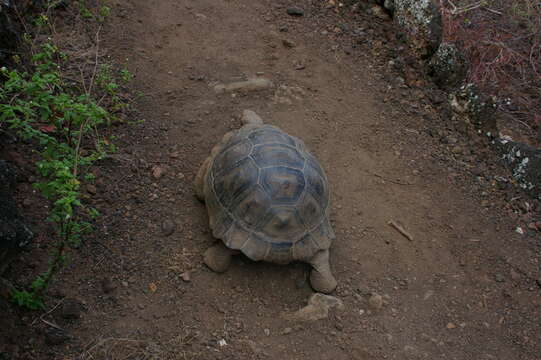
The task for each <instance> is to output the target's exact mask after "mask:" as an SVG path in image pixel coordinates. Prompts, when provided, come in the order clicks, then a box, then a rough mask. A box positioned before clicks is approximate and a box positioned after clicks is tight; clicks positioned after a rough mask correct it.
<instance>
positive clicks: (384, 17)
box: [370, 4, 391, 20]
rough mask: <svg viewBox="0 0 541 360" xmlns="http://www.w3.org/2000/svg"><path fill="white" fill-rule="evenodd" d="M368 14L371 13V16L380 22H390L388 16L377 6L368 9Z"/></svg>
mask: <svg viewBox="0 0 541 360" xmlns="http://www.w3.org/2000/svg"><path fill="white" fill-rule="evenodd" d="M370 12H371V13H372V15H374V16H375V17H377V18H379V19H381V20H391V17H390V16H389V14H387V13H386V12H385V10H384V9H383V8H382V7H381V6H379V5H375V4H374V5H372V7H371V8H370Z"/></svg>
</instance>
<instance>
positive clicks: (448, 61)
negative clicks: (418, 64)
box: [428, 42, 468, 89]
mask: <svg viewBox="0 0 541 360" xmlns="http://www.w3.org/2000/svg"><path fill="white" fill-rule="evenodd" d="M467 71H468V68H467V66H466V59H465V58H464V56H463V55H462V53H461V52H460V51H459V50H458V49H457V48H456V46H455V45H453V44H451V43H446V42H444V43H441V44H440V46H439V47H438V50H437V51H436V53H435V54H434V56H432V58H431V59H430V62H429V63H428V74H429V75H430V76H432V78H433V79H434V82H435V83H436V84H437V85H438V86H439V87H441V88H443V89H451V88H454V87H456V86H458V85H460V83H461V82H462V81H463V80H464V79H465V78H466V72H467Z"/></svg>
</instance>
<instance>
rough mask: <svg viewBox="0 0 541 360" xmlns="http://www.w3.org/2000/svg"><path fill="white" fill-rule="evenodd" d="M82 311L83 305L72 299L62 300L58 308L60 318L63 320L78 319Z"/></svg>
mask: <svg viewBox="0 0 541 360" xmlns="http://www.w3.org/2000/svg"><path fill="white" fill-rule="evenodd" d="M82 311H83V304H82V303H81V302H80V301H79V300H77V299H73V298H67V299H64V301H63V302H62V307H61V308H60V316H62V317H63V318H64V319H68V320H73V319H79V318H80V317H81V313H82Z"/></svg>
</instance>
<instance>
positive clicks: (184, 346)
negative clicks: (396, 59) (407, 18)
mask: <svg viewBox="0 0 541 360" xmlns="http://www.w3.org/2000/svg"><path fill="white" fill-rule="evenodd" d="M301 3H302V5H303V6H304V9H305V11H306V13H305V15H304V16H303V17H291V16H289V15H287V14H286V8H287V6H288V5H291V4H290V3H289V2H286V1H264V0H253V1H246V0H222V1H215V0H200V1H197V2H195V1H173V0H159V1H158V0H153V1H143V0H129V1H120V0H117V1H115V2H114V3H113V5H114V6H113V9H114V11H113V14H115V16H113V19H112V20H111V21H110V23H109V25H108V28H107V29H104V30H103V31H102V38H103V39H102V41H103V43H105V44H106V46H107V47H108V49H109V52H110V53H111V54H112V55H113V57H114V58H115V59H117V61H119V62H123V61H125V59H127V63H128V66H129V68H130V70H131V71H132V72H133V73H134V74H135V75H136V78H135V81H134V83H135V87H136V90H138V91H142V92H143V93H144V94H145V97H144V98H143V99H142V100H141V101H139V103H138V104H137V108H138V110H139V111H140V114H139V116H138V118H134V119H133V120H144V122H142V123H138V124H134V125H131V126H129V127H128V126H127V127H122V128H119V129H117V133H118V134H117V137H118V141H117V144H118V146H119V149H120V151H119V153H117V154H115V155H114V156H113V157H112V158H111V159H109V160H106V161H104V162H103V164H101V166H100V168H99V169H96V172H97V175H98V180H97V195H95V196H93V197H92V199H91V200H90V201H91V202H92V203H93V205H94V206H96V207H97V208H98V210H99V211H100V212H101V213H102V214H103V216H102V217H101V220H100V223H99V224H98V228H97V231H96V232H95V234H94V235H93V236H92V238H90V239H88V240H87V242H86V243H85V245H84V246H83V247H82V248H81V249H80V250H79V252H78V254H77V256H76V257H75V258H74V259H73V260H72V262H71V264H70V265H69V266H68V267H67V268H66V270H65V271H64V272H63V273H62V274H61V275H60V277H59V279H58V281H57V282H56V283H55V284H54V286H53V289H52V293H53V294H54V295H56V298H53V299H50V304H49V305H50V306H49V309H53V307H54V306H55V305H56V304H59V305H58V307H56V308H54V309H53V310H52V311H50V312H49V313H48V314H46V315H45V316H42V317H41V320H40V317H39V316H38V317H37V319H36V320H35V321H33V320H34V317H36V315H35V314H31V313H21V314H19V315H18V316H20V318H19V320H21V323H22V324H23V325H17V327H16V328H17V331H15V332H13V333H11V334H5V332H4V334H5V335H6V339H7V341H6V343H7V344H11V345H7V346H9V347H8V351H10V352H11V353H12V354H14V356H16V354H19V356H20V357H21V358H29V359H72V358H73V359H75V358H77V359H257V358H269V359H279V358H282V359H331V358H332V359H363V360H364V359H366V360H368V359H424V358H427V359H509V360H511V359H540V355H539V354H541V342H540V341H539V339H540V338H541V288H540V285H541V268H540V266H541V252H540V250H541V248H540V245H541V242H540V241H539V232H535V231H534V230H528V229H525V232H526V234H525V235H519V234H518V233H517V232H515V231H514V230H515V227H516V226H517V224H520V221H522V220H521V219H524V218H525V217H528V216H533V215H531V214H530V212H529V208H526V209H524V206H522V207H520V206H519V205H520V204H522V205H523V204H524V201H525V200H524V198H520V195H519V197H518V198H517V197H515V196H514V195H513V194H512V192H513V190H509V189H507V192H504V191H503V190H506V189H503V188H504V187H505V186H498V183H497V182H496V181H494V177H492V175H489V171H488V170H491V172H490V173H492V174H493V173H494V172H496V173H497V172H502V174H505V173H504V172H503V170H501V169H500V168H499V167H497V166H495V165H494V164H492V163H491V160H490V159H489V158H488V157H487V155H486V150H484V148H481V147H479V148H475V151H474V150H469V149H470V147H469V146H464V145H463V143H465V142H466V141H469V140H467V138H464V139H462V138H460V137H459V139H452V140H449V137H450V136H451V135H452V134H453V133H452V132H451V130H452V129H453V127H454V125H452V124H445V122H444V121H443V120H442V118H441V117H440V115H439V112H438V111H439V110H438V109H437V108H436V107H434V106H433V103H432V102H431V101H430V100H431V99H434V98H436V103H438V102H441V100H439V101H438V99H437V97H438V96H437V94H435V93H434V92H433V91H431V90H426V91H425V90H423V89H424V88H426V87H423V88H415V87H414V86H411V87H408V86H404V85H400V84H399V82H397V81H396V78H397V77H398V74H395V73H392V72H391V70H390V69H389V66H388V65H387V61H388V58H386V57H383V54H387V53H388V52H387V50H386V48H388V47H398V46H399V44H396V43H395V42H394V40H392V39H390V37H389V34H392V31H393V30H392V26H391V24H390V23H386V22H383V23H373V22H374V20H373V19H370V20H369V19H364V18H362V17H359V16H357V17H356V18H354V17H353V16H350V17H348V18H341V17H340V16H338V15H336V14H335V13H334V12H333V11H332V10H328V9H325V8H320V5H318V4H312V2H311V1H303V2H301ZM356 28H363V29H364V30H363V33H362V34H361V35H360V37H359V36H354V35H353V34H352V33H353V30H354V29H356ZM285 30H287V31H285ZM284 39H287V40H290V41H293V42H294V43H295V44H296V46H294V47H293V48H290V47H287V46H284V45H283V43H282V41H283V40H284ZM299 64H302V65H303V66H299ZM300 68H302V69H300ZM260 73H264V74H263V75H261V74H260ZM256 74H260V76H264V77H267V78H269V79H271V80H272V81H273V82H274V83H275V87H274V88H272V89H267V90H263V91H259V92H248V93H236V94H231V93H226V94H216V93H215V92H214V90H213V85H214V84H216V83H218V82H220V83H228V82H232V81H238V80H244V79H247V78H249V77H251V76H256ZM406 80H408V78H407V76H406ZM419 83H420V84H422V83H423V80H422V79H421V80H420V82H419ZM244 109H252V110H254V111H256V112H257V113H258V114H260V115H261V116H262V117H263V118H264V119H265V120H266V121H267V122H268V123H271V124H274V125H277V126H279V127H281V128H282V129H284V130H285V131H287V132H289V133H291V134H292V135H295V136H298V137H300V138H302V139H303V140H304V141H305V142H306V144H307V145H308V146H309V148H310V149H311V150H312V152H313V153H315V154H316V155H317V157H318V158H319V159H320V161H321V163H322V165H323V167H324V168H325V170H326V172H327V174H328V177H329V181H330V183H331V186H332V196H333V211H332V220H333V224H334V228H335V231H336V234H337V239H336V241H335V242H334V244H333V247H332V254H331V263H332V267H333V270H334V273H335V275H336V277H337V280H338V282H339V285H338V289H337V290H336V292H335V294H333V295H335V296H337V297H338V298H340V299H341V300H342V301H343V302H344V305H345V309H344V310H342V311H334V312H331V314H330V316H329V318H327V319H324V320H319V321H315V322H309V323H301V322H292V321H288V320H285V319H284V317H283V314H284V313H287V312H291V311H294V310H297V309H299V308H300V307H302V306H304V305H305V304H306V301H307V299H308V297H309V296H310V294H311V293H312V290H311V289H310V287H309V284H308V283H307V282H306V275H307V273H308V270H309V268H308V266H307V265H305V264H291V265H287V266H276V265H270V264H265V263H254V262H251V261H249V260H247V259H246V258H244V257H240V256H239V257H236V258H235V260H234V262H233V264H232V266H231V269H230V270H229V271H228V272H226V273H225V274H215V273H213V272H211V271H210V270H209V269H208V268H206V267H205V266H204V265H203V263H202V254H203V252H204V251H205V249H206V248H207V247H208V246H209V245H211V244H212V243H213V241H214V240H213V238H212V237H211V235H210V233H209V230H208V224H207V215H206V211H205V208H204V205H203V204H201V203H199V202H198V201H197V200H196V199H195V197H194V194H193V188H192V181H193V179H194V177H195V174H196V172H197V170H198V167H199V165H200V164H201V162H202V161H203V160H204V159H205V157H206V156H207V155H208V152H209V151H210V149H211V148H212V146H213V145H214V144H215V143H216V142H217V141H219V139H220V138H221V137H222V136H223V134H224V133H225V132H227V131H228V130H230V129H234V128H237V127H238V126H239V125H240V122H239V116H240V114H241V113H242V110H244ZM450 134H451V135H450ZM455 136H456V135H455ZM158 167H159V168H160V170H161V171H163V172H164V173H163V174H162V175H161V176H157V175H158V174H157V168H158ZM510 194H511V195H510ZM504 207H506V209H507V210H505V211H504ZM515 209H518V210H516V211H514V210H515ZM509 213H511V214H515V215H513V216H514V219H511V218H510V217H509V216H508V214H509ZM165 220H170V221H173V222H174V223H175V224H176V227H175V230H174V232H173V233H172V234H171V235H168V236H166V235H165V234H164V229H163V226H164V221H165ZM391 220H392V221H395V222H400V223H401V224H402V225H403V227H404V228H405V229H406V230H407V231H408V232H409V233H410V234H411V235H412V236H413V241H410V240H408V239H406V238H405V237H404V236H402V235H401V234H400V233H399V232H397V231H396V230H395V229H394V228H393V227H391V226H389V224H388V222H389V221H391ZM165 222H167V221H165ZM165 225H167V224H165ZM166 227H167V226H166ZM166 230H168V229H165V231H166ZM371 293H378V294H380V295H382V296H384V299H386V301H385V304H384V306H383V307H382V308H381V309H374V308H373V307H371V306H370V305H369V302H368V298H369V296H370V294H371ZM69 299H76V300H77V301H75V302H72V300H69ZM67 300H69V301H68V302H67V303H66V301H67ZM78 304H79V305H78ZM77 306H81V308H82V311H81V312H80V313H79V311H78V309H77ZM74 307H75V309H73V308H74ZM43 320H45V321H47V322H49V323H54V324H56V325H58V326H59V327H61V328H63V329H64V330H66V331H67V332H68V333H69V334H70V336H72V338H71V339H70V340H69V341H67V342H63V343H61V344H60V345H50V343H51V341H53V340H51V334H50V332H51V331H52V329H51V326H50V324H46V323H45V322H44V321H43ZM15 321H17V320H15ZM12 326H14V329H15V322H13V323H12ZM4 329H5V328H4ZM21 329H29V332H26V333H25V335H26V336H25V337H24V342H22V341H21V339H23V337H22V334H23V330H21ZM28 334H30V335H28ZM43 334H46V335H45V336H44V335H43ZM47 334H48V335H47ZM28 339H30V340H31V343H30V342H29V344H27V343H26V341H27V340H28ZM45 340H48V341H49V344H48V343H45ZM221 340H224V341H225V343H226V345H223V344H224V342H221ZM53 342H54V341H53ZM15 343H18V344H19V345H13V344H15ZM220 343H221V344H222V345H220Z"/></svg>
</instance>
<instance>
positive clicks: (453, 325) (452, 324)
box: [447, 322, 456, 329]
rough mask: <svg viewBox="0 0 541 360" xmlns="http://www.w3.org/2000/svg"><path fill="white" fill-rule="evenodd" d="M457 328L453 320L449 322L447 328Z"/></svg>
mask: <svg viewBox="0 0 541 360" xmlns="http://www.w3.org/2000/svg"><path fill="white" fill-rule="evenodd" d="M455 328H456V325H455V324H454V323H452V322H450V323H448V324H447V329H455Z"/></svg>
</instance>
